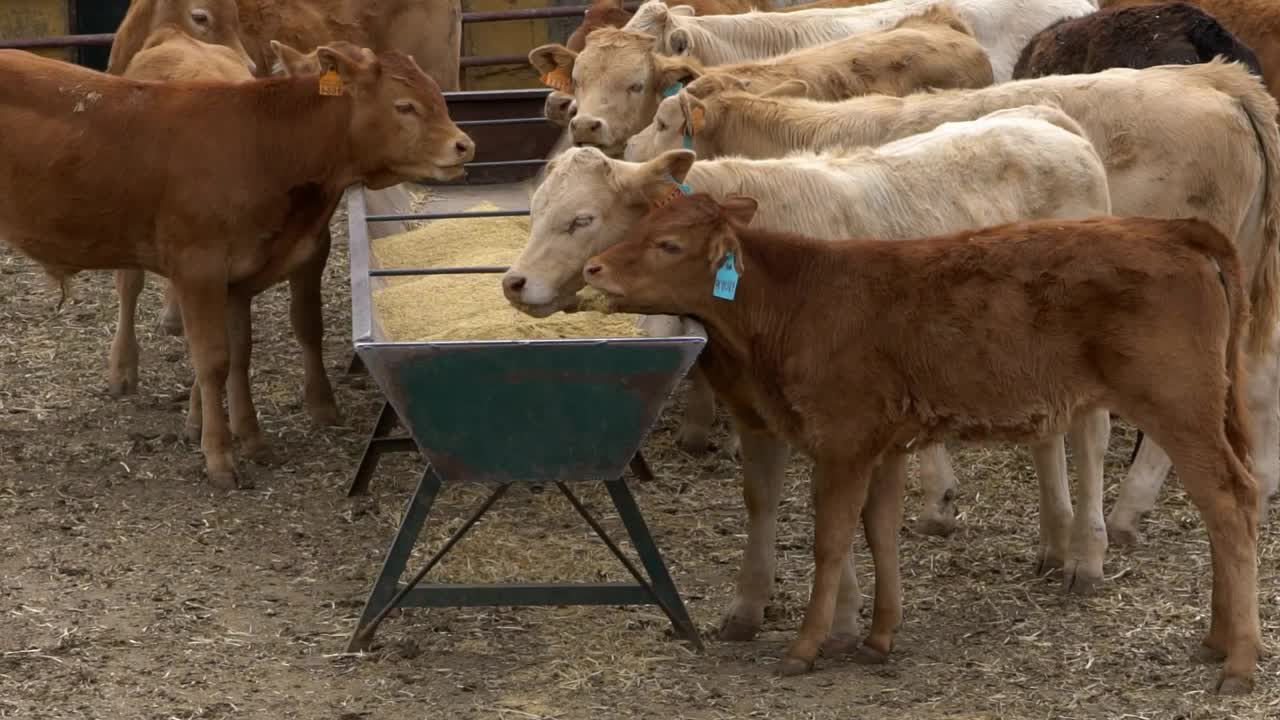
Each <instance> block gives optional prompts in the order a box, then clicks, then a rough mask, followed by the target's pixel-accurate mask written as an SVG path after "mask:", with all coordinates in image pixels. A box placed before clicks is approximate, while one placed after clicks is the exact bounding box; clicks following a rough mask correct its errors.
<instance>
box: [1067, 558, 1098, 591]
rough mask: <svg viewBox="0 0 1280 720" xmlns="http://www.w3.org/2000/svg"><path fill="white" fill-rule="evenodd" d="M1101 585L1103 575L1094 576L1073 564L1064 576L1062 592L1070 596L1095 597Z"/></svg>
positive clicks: (1080, 566)
mask: <svg viewBox="0 0 1280 720" xmlns="http://www.w3.org/2000/svg"><path fill="white" fill-rule="evenodd" d="M1101 584H1102V575H1100V574H1099V575H1094V574H1093V573H1090V572H1088V571H1087V570H1085V569H1084V566H1083V565H1081V564H1078V563H1072V567H1071V568H1070V569H1069V570H1067V571H1065V572H1064V574H1063V576H1062V592H1064V593H1067V594H1068V595H1093V594H1094V593H1096V592H1097V591H1098V586H1099V585H1101Z"/></svg>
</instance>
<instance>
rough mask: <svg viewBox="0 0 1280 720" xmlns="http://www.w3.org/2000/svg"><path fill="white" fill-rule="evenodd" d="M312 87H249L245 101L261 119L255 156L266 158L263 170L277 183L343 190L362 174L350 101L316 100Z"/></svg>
mask: <svg viewBox="0 0 1280 720" xmlns="http://www.w3.org/2000/svg"><path fill="white" fill-rule="evenodd" d="M316 83H317V81H316V78H314V77H311V78H307V77H299V78H281V79H276V80H266V81H261V82H254V83H252V84H250V86H249V87H251V88H252V90H251V91H250V93H249V94H250V100H249V102H251V103H252V104H253V105H254V106H255V109H256V111H257V113H256V116H257V117H259V118H261V120H260V121H259V123H258V127H257V128H256V133H255V141H256V145H257V151H258V153H259V157H262V158H268V159H269V162H267V163H266V165H265V167H264V168H263V171H264V172H267V173H270V174H271V175H273V176H274V178H275V180H277V181H279V182H282V183H286V184H288V185H289V186H296V185H303V184H316V185H324V186H330V187H339V188H342V187H346V186H347V185H350V184H352V183H354V182H356V181H357V180H358V179H359V178H360V176H361V174H362V171H363V168H359V167H356V165H355V158H354V157H353V156H352V149H351V140H350V138H351V110H352V99H351V96H350V95H342V96H325V95H320V94H319V93H318V92H317V90H316Z"/></svg>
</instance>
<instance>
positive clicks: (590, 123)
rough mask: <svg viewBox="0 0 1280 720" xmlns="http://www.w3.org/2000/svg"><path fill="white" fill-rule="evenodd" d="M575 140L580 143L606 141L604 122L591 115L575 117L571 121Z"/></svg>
mask: <svg viewBox="0 0 1280 720" xmlns="http://www.w3.org/2000/svg"><path fill="white" fill-rule="evenodd" d="M569 129H570V130H572V131H573V139H574V140H575V141H577V142H580V143H600V142H602V141H603V139H604V137H603V136H604V129H605V128H604V121H603V120H599V119H596V118H593V117H591V116H590V115H575V116H574V118H573V119H572V120H570V121H569Z"/></svg>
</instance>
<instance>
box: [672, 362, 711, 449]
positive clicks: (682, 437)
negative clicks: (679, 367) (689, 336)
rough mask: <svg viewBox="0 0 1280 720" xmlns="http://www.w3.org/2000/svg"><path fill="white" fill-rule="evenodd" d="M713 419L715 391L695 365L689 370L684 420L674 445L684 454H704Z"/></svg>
mask: <svg viewBox="0 0 1280 720" xmlns="http://www.w3.org/2000/svg"><path fill="white" fill-rule="evenodd" d="M715 419H716V394H715V391H714V390H712V388H711V383H710V382H709V381H708V380H707V376H706V375H703V374H702V371H701V370H700V369H698V367H697V366H696V365H695V366H694V367H693V368H692V369H690V370H689V394H688V395H687V396H686V397H685V408H684V418H683V420H682V421H681V423H680V432H679V433H678V434H677V435H676V444H677V445H679V446H680V449H682V450H684V451H685V452H690V453H701V452H706V450H707V445H708V443H709V442H710V440H711V425H712V424H713V423H714V422H715Z"/></svg>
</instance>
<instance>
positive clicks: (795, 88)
mask: <svg viewBox="0 0 1280 720" xmlns="http://www.w3.org/2000/svg"><path fill="white" fill-rule="evenodd" d="M808 94H809V83H807V82H805V81H804V80H799V79H796V78H792V79H790V80H787V81H786V82H784V83H782V84H781V85H775V86H773V87H771V88H769V89H768V90H765V91H764V92H762V93H760V97H771V98H784V97H805V96H806V95H808Z"/></svg>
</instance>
